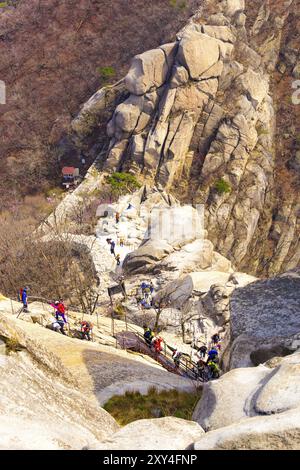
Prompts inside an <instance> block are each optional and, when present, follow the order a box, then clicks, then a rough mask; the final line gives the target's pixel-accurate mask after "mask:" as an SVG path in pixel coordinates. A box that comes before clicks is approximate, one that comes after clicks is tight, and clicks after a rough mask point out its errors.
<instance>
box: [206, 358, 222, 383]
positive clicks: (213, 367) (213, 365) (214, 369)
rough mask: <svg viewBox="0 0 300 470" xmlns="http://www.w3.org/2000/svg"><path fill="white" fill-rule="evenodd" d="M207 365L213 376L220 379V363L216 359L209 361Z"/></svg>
mask: <svg viewBox="0 0 300 470" xmlns="http://www.w3.org/2000/svg"><path fill="white" fill-rule="evenodd" d="M207 365H208V367H209V368H210V372H211V378H212V379H218V378H219V377H220V369H219V366H218V364H217V363H216V362H215V361H209V362H208V364H207Z"/></svg>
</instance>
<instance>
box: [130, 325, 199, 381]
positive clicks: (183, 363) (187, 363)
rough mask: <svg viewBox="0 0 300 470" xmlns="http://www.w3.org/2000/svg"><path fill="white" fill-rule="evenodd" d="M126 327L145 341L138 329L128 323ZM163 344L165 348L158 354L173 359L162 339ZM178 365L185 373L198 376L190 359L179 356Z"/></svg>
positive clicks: (195, 366) (195, 367) (194, 364)
mask: <svg viewBox="0 0 300 470" xmlns="http://www.w3.org/2000/svg"><path fill="white" fill-rule="evenodd" d="M127 328H128V330H130V331H132V332H134V333H135V334H136V335H137V336H138V337H139V338H140V339H142V340H143V342H145V338H144V336H143V335H142V334H141V333H140V332H139V331H137V330H136V329H135V328H134V327H132V326H131V325H128V326H127ZM164 344H165V350H164V352H163V351H161V352H160V354H162V355H163V356H165V357H166V358H167V359H171V360H172V361H173V357H172V354H170V353H169V352H168V351H167V350H166V348H167V347H168V348H170V346H168V344H167V343H166V342H165V341H164ZM183 354H184V353H183ZM178 367H179V369H181V370H185V372H186V373H187V372H189V373H191V374H192V375H193V376H194V377H195V378H198V374H197V373H196V372H195V370H197V364H196V363H195V362H194V361H192V360H191V359H188V358H185V360H184V359H182V358H180V359H179V366H178Z"/></svg>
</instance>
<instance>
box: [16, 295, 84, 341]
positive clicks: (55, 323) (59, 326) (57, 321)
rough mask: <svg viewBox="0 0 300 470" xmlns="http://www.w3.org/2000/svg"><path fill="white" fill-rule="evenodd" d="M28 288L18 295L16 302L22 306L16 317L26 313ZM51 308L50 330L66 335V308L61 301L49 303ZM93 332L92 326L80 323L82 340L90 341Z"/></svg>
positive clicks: (67, 323)
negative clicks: (52, 315) (52, 314)
mask: <svg viewBox="0 0 300 470" xmlns="http://www.w3.org/2000/svg"><path fill="white" fill-rule="evenodd" d="M28 290H29V288H28V287H24V288H21V289H20V290H19V293H18V300H19V302H22V304H23V306H22V308H21V309H20V310H19V312H18V315H17V316H19V315H20V313H22V312H25V313H28V312H29V310H28ZM49 305H51V307H53V308H54V317H53V318H52V319H51V321H50V328H51V330H53V331H56V332H57V333H61V334H63V335H66V334H67V333H66V329H65V328H66V327H67V325H69V322H68V317H67V308H66V306H65V304H64V301H63V299H59V300H56V301H55V302H50V304H49ZM92 331H93V324H92V323H91V322H88V321H82V322H81V323H80V336H81V338H82V339H87V340H88V341H91V339H92V338H91V335H92Z"/></svg>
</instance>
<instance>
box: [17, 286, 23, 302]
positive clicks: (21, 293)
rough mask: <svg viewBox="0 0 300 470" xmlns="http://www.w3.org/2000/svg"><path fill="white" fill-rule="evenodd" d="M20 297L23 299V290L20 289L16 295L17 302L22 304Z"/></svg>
mask: <svg viewBox="0 0 300 470" xmlns="http://www.w3.org/2000/svg"><path fill="white" fill-rule="evenodd" d="M22 297H23V289H22V288H21V289H20V290H19V293H18V299H19V302H22Z"/></svg>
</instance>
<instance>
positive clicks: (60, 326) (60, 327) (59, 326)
mask: <svg viewBox="0 0 300 470" xmlns="http://www.w3.org/2000/svg"><path fill="white" fill-rule="evenodd" d="M64 326H65V323H64V322H63V321H62V320H57V318H52V321H51V330H53V331H56V333H61V334H62V335H66V332H65V329H64Z"/></svg>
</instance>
